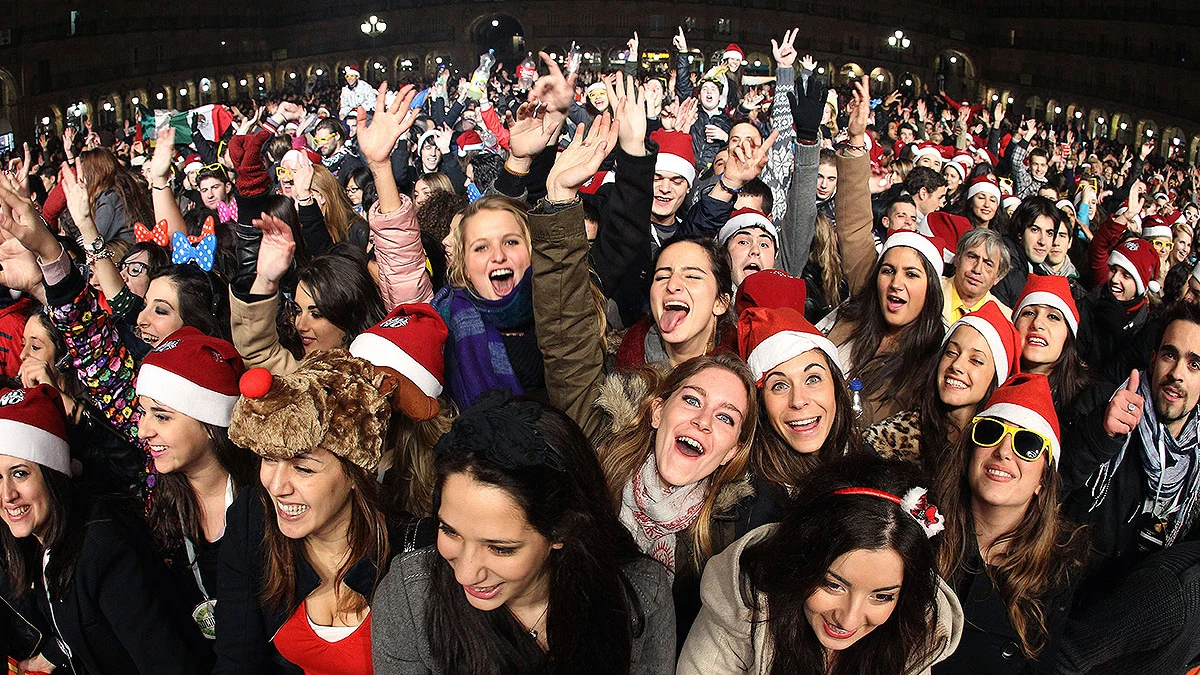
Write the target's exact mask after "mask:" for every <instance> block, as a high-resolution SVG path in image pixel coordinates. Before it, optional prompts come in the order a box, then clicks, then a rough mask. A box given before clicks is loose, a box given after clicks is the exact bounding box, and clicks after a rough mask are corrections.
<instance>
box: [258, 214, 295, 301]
mask: <svg viewBox="0 0 1200 675" xmlns="http://www.w3.org/2000/svg"><path fill="white" fill-rule="evenodd" d="M253 223H254V225H255V226H256V227H258V228H259V229H261V230H262V243H260V244H259V246H258V264H257V266H256V267H255V272H256V275H257V276H256V277H255V279H254V286H253V288H252V289H251V292H252V293H256V294H262V295H274V294H275V292H276V291H278V290H279V280H280V279H282V278H283V275H284V274H287V271H288V268H289V267H291V264H292V256H293V255H294V254H295V253H296V240H295V239H294V238H293V237H292V228H291V227H289V226H288V224H287V223H285V222H283V221H282V220H280V219H279V218H276V217H275V216H269V215H267V214H265V213H264V214H262V217H261V218H255V219H254V221H253Z"/></svg>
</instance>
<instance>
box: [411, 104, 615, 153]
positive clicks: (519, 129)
mask: <svg viewBox="0 0 1200 675" xmlns="http://www.w3.org/2000/svg"><path fill="white" fill-rule="evenodd" d="M610 100H612V99H610ZM564 119H566V118H565V117H564V116H563V114H562V113H560V112H556V111H550V110H547V109H546V108H545V106H542V105H538V104H536V103H528V102H526V103H522V104H521V106H520V107H519V108H517V118H516V120H515V121H514V122H513V124H512V126H511V127H510V128H509V130H508V134H509V136H508V145H509V152H510V154H511V155H512V157H513V158H514V159H531V158H533V157H536V156H537V155H539V154H541V153H542V151H543V150H545V149H546V145H547V144H549V143H550V139H551V138H552V137H553V136H554V134H555V133H557V132H558V130H559V128H561V127H562V122H563V120H564ZM437 133H438V132H434V134H435V137H436V134H437ZM446 135H447V140H449V131H448V130H447V132H446ZM447 150H448V149H447Z"/></svg>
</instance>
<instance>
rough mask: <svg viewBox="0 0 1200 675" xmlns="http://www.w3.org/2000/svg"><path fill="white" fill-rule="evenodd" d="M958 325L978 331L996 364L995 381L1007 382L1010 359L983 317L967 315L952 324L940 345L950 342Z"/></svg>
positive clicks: (997, 333) (994, 330) (993, 329)
mask: <svg viewBox="0 0 1200 675" xmlns="http://www.w3.org/2000/svg"><path fill="white" fill-rule="evenodd" d="M960 324H961V325H963V326H970V327H971V328H974V329H975V330H977V331H979V334H980V335H982V336H983V339H984V340H985V341H987V343H988V348H989V349H991V350H992V362H993V363H995V364H996V381H997V382H1004V381H1005V380H1007V379H1008V376H1009V372H1008V364H1009V362H1011V361H1012V359H1011V358H1009V354H1008V350H1007V349H1005V348H1004V340H1001V339H1000V333H999V331H997V330H996V327H995V326H993V325H992V324H991V322H989V321H988V320H986V319H984V318H983V317H980V316H976V315H975V314H968V315H966V316H964V317H963V318H961V319H959V320H958V321H956V322H954V325H952V326H950V330H948V331H946V337H945V338H943V339H942V344H943V345H945V344H946V343H947V342H949V341H950V336H951V335H953V334H954V331H955V330H957V327H958V326H959V325H960Z"/></svg>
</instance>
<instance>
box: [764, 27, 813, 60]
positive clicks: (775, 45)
mask: <svg viewBox="0 0 1200 675" xmlns="http://www.w3.org/2000/svg"><path fill="white" fill-rule="evenodd" d="M799 34H800V29H799V28H793V29H791V30H785V31H784V32H783V40H782V41H781V42H776V41H775V39H774V38H772V39H771V53H772V54H774V55H775V65H776V67H778V68H791V67H792V64H794V63H795V62H796V36H797V35H799ZM804 58H805V59H808V60H812V57H811V56H808V55H807V54H805V56H804ZM801 63H802V64H803V63H806V62H804V61H802V62H801Z"/></svg>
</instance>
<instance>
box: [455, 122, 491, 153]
mask: <svg viewBox="0 0 1200 675" xmlns="http://www.w3.org/2000/svg"><path fill="white" fill-rule="evenodd" d="M454 142H455V144H457V145H458V156H459V157H466V156H467V153H468V152H472V151H474V150H483V149H484V148H485V147H486V146H484V144H483V138H482V137H481V136H480V135H479V132H478V131H475V130H474V129H469V130H467V131H464V132H462V133H461V134H459V135H458V138H456V139H455V141H454Z"/></svg>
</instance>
